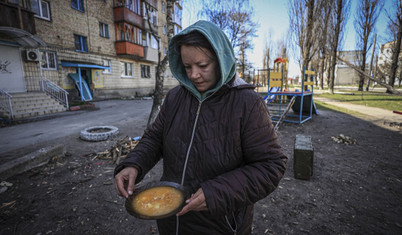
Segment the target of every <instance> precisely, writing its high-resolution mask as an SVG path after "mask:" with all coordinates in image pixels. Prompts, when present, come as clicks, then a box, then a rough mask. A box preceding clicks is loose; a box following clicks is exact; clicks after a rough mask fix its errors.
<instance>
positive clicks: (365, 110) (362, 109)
mask: <svg viewBox="0 0 402 235" xmlns="http://www.w3.org/2000/svg"><path fill="white" fill-rule="evenodd" d="M314 100H317V101H320V102H324V103H327V104H330V105H334V106H337V107H340V108H344V109H347V110H350V111H355V112H359V113H361V114H364V115H367V116H370V117H371V118H372V119H374V120H377V121H382V122H387V123H391V122H397V123H402V115H401V114H396V113H393V112H392V111H390V110H386V109H381V108H374V107H368V106H364V105H357V104H351V103H347V102H340V101H337V100H331V99H327V98H323V97H316V96H315V97H314ZM397 111H402V110H397Z"/></svg>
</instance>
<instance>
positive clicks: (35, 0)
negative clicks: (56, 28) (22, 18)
mask: <svg viewBox="0 0 402 235" xmlns="http://www.w3.org/2000/svg"><path fill="white" fill-rule="evenodd" d="M31 3H32V11H33V12H35V16H36V17H38V18H42V19H46V20H50V11H49V3H48V2H45V1H42V0H32V2H31Z"/></svg>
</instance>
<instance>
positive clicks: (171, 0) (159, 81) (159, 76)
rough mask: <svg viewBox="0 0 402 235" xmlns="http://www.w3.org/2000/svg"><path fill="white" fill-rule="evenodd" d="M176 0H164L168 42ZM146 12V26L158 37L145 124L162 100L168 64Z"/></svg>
mask: <svg viewBox="0 0 402 235" xmlns="http://www.w3.org/2000/svg"><path fill="white" fill-rule="evenodd" d="M175 2H176V0H167V1H166V22H167V27H168V32H167V38H168V42H169V41H170V39H171V38H172V37H173V31H174V29H173V7H174V4H175ZM147 12H148V26H149V28H150V32H151V34H152V35H153V36H154V37H155V38H156V39H158V40H157V43H158V64H157V66H156V72H155V91H154V97H153V103H152V109H151V113H150V114H149V118H148V123H147V126H149V125H151V124H152V123H153V122H154V121H155V118H156V116H157V115H158V113H159V110H160V106H161V105H162V100H163V96H164V94H163V81H164V73H165V70H166V67H167V64H168V57H167V56H164V57H163V58H162V49H161V46H160V40H159V39H160V38H159V36H158V34H157V32H155V30H154V28H153V27H152V25H151V22H150V18H151V17H150V14H149V9H148V10H147Z"/></svg>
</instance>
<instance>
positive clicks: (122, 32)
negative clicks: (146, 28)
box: [116, 23, 142, 45]
mask: <svg viewBox="0 0 402 235" xmlns="http://www.w3.org/2000/svg"><path fill="white" fill-rule="evenodd" d="M116 30H117V38H116V40H117V41H128V42H132V43H135V44H138V45H142V30H141V29H140V28H137V27H135V26H133V25H131V24H127V23H120V24H117V25H116Z"/></svg>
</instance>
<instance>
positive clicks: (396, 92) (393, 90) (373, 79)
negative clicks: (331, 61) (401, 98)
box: [338, 56, 399, 94]
mask: <svg viewBox="0 0 402 235" xmlns="http://www.w3.org/2000/svg"><path fill="white" fill-rule="evenodd" d="M338 60H340V61H342V62H344V63H345V64H346V65H348V66H349V67H351V68H352V69H354V70H356V71H357V72H358V73H359V74H361V75H363V76H365V77H366V78H368V79H370V80H372V81H375V82H377V83H378V84H379V85H381V86H383V87H385V88H387V92H388V90H390V92H389V93H392V94H399V92H398V91H397V90H395V89H394V88H393V87H391V86H390V85H388V84H387V83H385V82H382V81H381V80H379V79H375V78H373V77H371V76H370V75H368V74H366V73H365V72H364V71H362V70H361V69H359V68H358V67H356V66H354V65H353V64H352V63H350V62H349V61H347V60H344V59H342V58H340V57H339V56H338ZM378 72H379V73H380V75H381V77H385V75H384V74H383V73H382V72H381V70H378Z"/></svg>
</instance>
